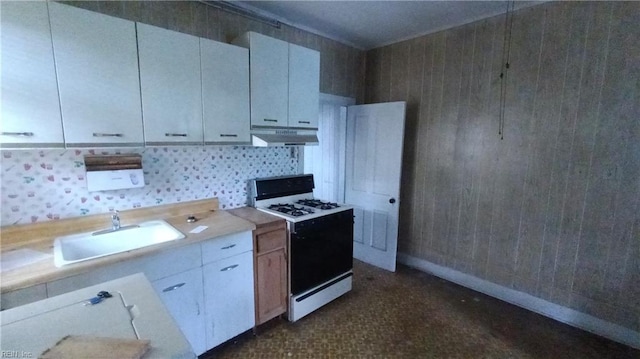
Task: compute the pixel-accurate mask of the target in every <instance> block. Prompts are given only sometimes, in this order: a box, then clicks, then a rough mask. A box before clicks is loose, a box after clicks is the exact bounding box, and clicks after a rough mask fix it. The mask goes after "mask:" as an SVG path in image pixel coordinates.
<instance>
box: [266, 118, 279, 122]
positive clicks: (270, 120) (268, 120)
mask: <svg viewBox="0 0 640 359" xmlns="http://www.w3.org/2000/svg"><path fill="white" fill-rule="evenodd" d="M264 122H278V120H274V119H272V118H265V119H264Z"/></svg>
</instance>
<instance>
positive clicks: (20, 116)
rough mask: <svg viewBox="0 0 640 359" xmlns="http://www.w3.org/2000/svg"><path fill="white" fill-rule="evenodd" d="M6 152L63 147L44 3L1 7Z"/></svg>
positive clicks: (2, 137) (1, 140)
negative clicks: (20, 148)
mask: <svg viewBox="0 0 640 359" xmlns="http://www.w3.org/2000/svg"><path fill="white" fill-rule="evenodd" d="M0 9H1V11H0V13H1V15H2V17H1V19H0V29H1V30H0V34H1V40H0V43H1V44H2V51H1V53H2V66H0V67H1V68H2V76H1V78H2V81H1V82H2V106H0V107H1V108H2V123H1V125H0V126H1V130H0V131H1V135H0V146H1V147H3V148H4V147H64V139H63V137H62V120H61V118H60V104H59V102H58V84H57V82H56V72H55V67H54V63H53V48H52V45H51V29H50V28H49V15H48V13H47V3H46V2H44V1H25V2H19V1H2V2H0Z"/></svg>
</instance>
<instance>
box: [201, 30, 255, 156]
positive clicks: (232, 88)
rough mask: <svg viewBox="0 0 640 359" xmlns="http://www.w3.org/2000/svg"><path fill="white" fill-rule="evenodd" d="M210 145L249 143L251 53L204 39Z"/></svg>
mask: <svg viewBox="0 0 640 359" xmlns="http://www.w3.org/2000/svg"><path fill="white" fill-rule="evenodd" d="M200 56H201V67H202V103H203V112H204V141H205V143H206V144H218V143H220V144H225V143H226V144H230V143H234V144H236V143H239V144H242V143H249V142H251V137H250V135H249V129H250V127H251V123H250V106H249V51H248V50H247V49H245V48H242V47H238V46H234V45H229V44H224V43H221V42H216V41H212V40H207V39H200Z"/></svg>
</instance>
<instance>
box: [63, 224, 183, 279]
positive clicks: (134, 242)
mask: <svg viewBox="0 0 640 359" xmlns="http://www.w3.org/2000/svg"><path fill="white" fill-rule="evenodd" d="M182 238H184V234H182V233H181V232H180V231H178V230H177V229H175V228H173V227H172V226H171V225H170V224H169V223H167V222H165V221H163V220H155V221H147V222H142V223H139V224H138V225H137V226H128V227H122V228H120V229H118V230H107V231H99V232H86V233H79V234H72V235H68V236H64V237H59V238H56V240H55V242H54V244H53V259H54V263H55V266H56V267H62V266H64V265H67V264H72V263H77V262H82V261H86V260H90V259H94V258H99V257H104V256H108V255H111V254H116V253H122V252H126V251H130V250H133V249H138V248H143V247H147V246H151V245H154V244H159V243H164V242H169V241H174V240H178V239H182Z"/></svg>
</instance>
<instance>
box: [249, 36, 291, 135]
mask: <svg viewBox="0 0 640 359" xmlns="http://www.w3.org/2000/svg"><path fill="white" fill-rule="evenodd" d="M247 36H249V48H250V49H251V51H250V52H249V57H250V60H249V63H250V67H251V74H250V75H251V126H252V127H254V126H258V127H286V126H287V123H288V120H287V119H288V114H287V112H288V97H289V82H288V78H289V65H288V63H289V44H288V43H286V42H284V41H282V40H278V39H274V38H271V37H268V36H264V35H261V34H257V33H255V32H250V33H248V34H247Z"/></svg>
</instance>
